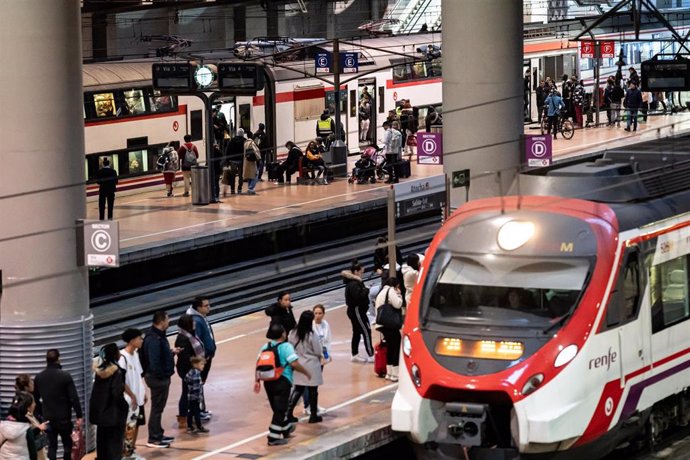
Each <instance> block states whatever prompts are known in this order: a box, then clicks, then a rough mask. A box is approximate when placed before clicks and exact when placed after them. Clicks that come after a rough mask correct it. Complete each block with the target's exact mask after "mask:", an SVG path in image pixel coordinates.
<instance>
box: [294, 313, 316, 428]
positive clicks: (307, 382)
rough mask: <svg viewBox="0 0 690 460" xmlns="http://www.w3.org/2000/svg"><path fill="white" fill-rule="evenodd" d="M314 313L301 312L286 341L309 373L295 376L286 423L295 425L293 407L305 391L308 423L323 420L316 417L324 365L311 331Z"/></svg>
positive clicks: (295, 418) (314, 336) (314, 335)
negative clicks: (308, 410)
mask: <svg viewBox="0 0 690 460" xmlns="http://www.w3.org/2000/svg"><path fill="white" fill-rule="evenodd" d="M313 322H314V312H311V311H309V310H307V311H304V312H302V314H301V315H300V317H299V322H298V323H297V328H296V329H293V330H292V331H290V334H289V335H288V340H289V342H290V343H291V344H292V346H293V347H294V348H295V353H297V356H298V357H299V362H300V364H301V365H302V366H304V368H305V369H307V370H308V371H309V377H307V376H306V375H302V374H300V375H296V376H295V386H294V388H293V389H292V393H291V394H290V401H289V403H288V412H287V421H288V423H297V417H295V415H294V412H295V407H296V406H297V403H298V402H299V400H300V399H302V395H303V394H304V392H305V391H309V408H310V412H311V415H310V416H309V423H320V422H322V421H323V418H322V417H321V416H320V415H318V414H319V409H318V402H319V385H323V374H322V368H323V367H322V366H323V363H324V356H323V347H322V346H321V340H320V339H319V336H318V335H316V334H315V333H314V331H313Z"/></svg>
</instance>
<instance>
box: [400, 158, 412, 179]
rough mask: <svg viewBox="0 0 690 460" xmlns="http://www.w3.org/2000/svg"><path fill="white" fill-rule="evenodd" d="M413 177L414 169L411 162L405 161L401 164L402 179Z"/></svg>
mask: <svg viewBox="0 0 690 460" xmlns="http://www.w3.org/2000/svg"><path fill="white" fill-rule="evenodd" d="M411 175H412V167H411V166H410V160H403V161H401V162H400V178H401V179H407V178H408V177H410V176H411Z"/></svg>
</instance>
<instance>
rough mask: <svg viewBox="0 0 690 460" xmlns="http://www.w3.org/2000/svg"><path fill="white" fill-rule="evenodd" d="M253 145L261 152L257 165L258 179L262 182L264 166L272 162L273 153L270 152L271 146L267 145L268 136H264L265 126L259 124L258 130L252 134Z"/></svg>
mask: <svg viewBox="0 0 690 460" xmlns="http://www.w3.org/2000/svg"><path fill="white" fill-rule="evenodd" d="M254 143H255V144H256V146H257V147H259V150H260V151H261V161H259V164H258V165H257V166H258V168H259V173H258V176H257V177H258V178H259V180H263V179H262V178H261V176H263V174H264V168H265V167H266V165H268V164H270V163H272V162H273V152H272V151H271V150H272V149H271V146H269V145H268V134H266V125H265V124H263V123H259V128H258V129H257V130H256V132H255V133H254Z"/></svg>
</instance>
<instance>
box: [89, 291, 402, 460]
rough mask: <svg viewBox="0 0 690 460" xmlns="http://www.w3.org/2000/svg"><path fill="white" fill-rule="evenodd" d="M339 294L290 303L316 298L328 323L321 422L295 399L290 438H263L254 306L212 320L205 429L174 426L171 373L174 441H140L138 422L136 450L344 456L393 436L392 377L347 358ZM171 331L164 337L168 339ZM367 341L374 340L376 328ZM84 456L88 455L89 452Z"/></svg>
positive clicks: (166, 419) (217, 455) (167, 414)
mask: <svg viewBox="0 0 690 460" xmlns="http://www.w3.org/2000/svg"><path fill="white" fill-rule="evenodd" d="M343 298H344V291H343V290H342V289H338V290H337V291H332V292H330V293H328V294H323V295H320V296H319V297H317V298H310V299H305V300H302V301H299V302H296V303H295V305H294V307H295V316H296V317H299V315H300V314H301V312H302V311H304V310H305V309H311V308H312V307H313V306H314V305H315V304H316V303H321V304H323V305H325V307H326V317H325V318H326V320H327V321H328V322H329V324H330V326H331V329H332V335H333V338H332V353H331V355H332V362H330V363H328V364H326V366H325V368H324V385H322V386H320V387H319V405H320V406H323V407H324V408H325V409H326V411H325V413H324V414H323V422H322V423H318V424H309V423H307V418H308V417H304V416H303V415H302V411H303V408H302V404H301V402H300V404H299V405H298V409H297V410H296V411H295V415H296V416H298V417H300V422H299V423H298V427H297V430H296V431H295V432H294V437H292V438H290V442H289V443H288V444H287V445H286V446H280V447H269V446H268V445H267V437H266V436H267V433H268V431H267V430H268V425H269V423H270V419H271V410H270V407H269V405H268V400H267V398H266V394H265V391H264V390H263V389H262V390H261V393H260V394H255V393H254V392H253V383H254V380H253V373H254V366H255V363H256V356H257V355H258V350H259V348H260V347H261V345H263V344H264V343H266V341H267V339H265V337H264V336H265V333H266V330H267V328H268V323H269V318H268V317H267V316H266V315H265V314H264V313H263V312H258V313H254V314H252V315H248V316H244V317H240V318H236V319H233V320H230V321H227V322H223V323H219V324H216V325H214V332H215V337H216V343H217V345H218V351H217V353H216V357H215V358H214V360H213V366H212V369H211V372H210V375H209V378H208V381H207V384H206V386H205V389H204V392H205V395H206V400H207V404H208V408H209V410H211V411H212V412H213V416H212V418H211V420H210V421H209V422H206V424H205V426H206V427H207V428H208V429H209V430H210V433H209V434H196V435H193V434H188V433H186V432H185V430H183V429H179V428H178V424H177V419H176V415H177V412H178V410H177V402H178V399H179V395H180V390H181V381H180V378H179V377H178V376H177V375H173V377H172V378H171V381H172V383H171V386H170V397H169V399H168V403H167V406H166V408H165V411H164V413H163V423H162V425H163V428H164V429H165V435H166V436H174V437H175V442H173V444H172V446H171V447H170V448H166V449H160V448H158V449H156V448H148V447H146V445H145V444H146V441H147V428H146V427H145V426H144V427H141V430H140V433H139V439H138V441H137V447H136V452H137V454H138V455H140V456H142V457H144V458H146V459H147V460H152V459H185V460H191V459H194V460H202V459H222V458H244V459H252V458H276V459H286V458H294V459H297V458H300V459H305V458H308V459H332V458H352V457H355V456H356V455H359V454H362V453H364V452H366V451H369V450H372V449H375V448H377V447H379V446H381V445H383V444H386V443H389V442H391V441H393V440H395V439H396V438H397V437H399V436H400V435H399V434H396V433H393V432H392V431H391V429H390V404H391V401H392V399H393V395H394V393H395V389H396V387H397V384H393V383H391V382H389V381H387V380H384V379H382V378H378V377H376V376H375V375H374V367H373V364H372V363H367V364H364V363H360V362H356V363H354V362H351V360H350V338H351V327H350V321H349V320H348V318H347V315H346V308H345V305H344V304H343ZM211 316H213V307H212V309H211ZM174 338H175V337H174V336H172V337H170V342H171V344H172V343H173V342H174ZM374 340H375V341H378V340H379V334H378V333H376V332H375V333H374ZM360 349H361V350H363V349H364V348H363V345H360ZM148 409H149V408H148V407H147V417H148ZM86 458H87V459H93V458H95V454H94V453H91V454H89V455H88V456H87V457H86Z"/></svg>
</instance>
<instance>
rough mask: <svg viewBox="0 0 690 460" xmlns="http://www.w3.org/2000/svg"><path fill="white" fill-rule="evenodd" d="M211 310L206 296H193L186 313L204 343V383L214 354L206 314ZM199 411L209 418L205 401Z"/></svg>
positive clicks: (209, 324) (212, 340) (211, 331)
mask: <svg viewBox="0 0 690 460" xmlns="http://www.w3.org/2000/svg"><path fill="white" fill-rule="evenodd" d="M210 311H211V303H210V302H209V300H208V299H207V298H206V297H195V298H194V300H193V301H192V306H191V307H189V308H188V309H187V314H188V315H190V316H191V317H192V319H194V335H196V337H197V338H198V339H199V340H200V341H201V343H202V344H203V345H204V352H205V354H206V355H205V357H206V363H205V364H204V369H203V370H202V371H201V382H202V383H204V384H206V379H207V378H208V374H209V372H210V371H211V363H212V362H213V357H214V356H215V354H216V338H215V336H214V335H213V328H212V327H211V323H209V321H208V314H209V312H210ZM202 409H203V410H202V411H201V418H202V419H205V418H206V419H207V418H210V416H211V412H209V411H208V408H207V407H206V401H203V404H202Z"/></svg>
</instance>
